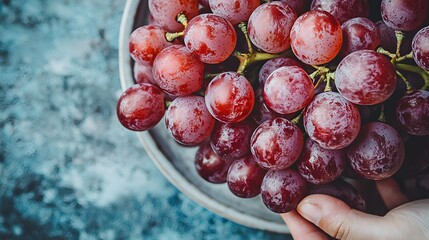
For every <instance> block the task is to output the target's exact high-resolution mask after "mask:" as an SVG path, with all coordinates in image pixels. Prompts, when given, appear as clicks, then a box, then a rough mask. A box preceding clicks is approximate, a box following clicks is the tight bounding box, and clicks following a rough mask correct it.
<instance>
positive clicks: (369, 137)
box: [347, 122, 405, 180]
mask: <svg viewBox="0 0 429 240" xmlns="http://www.w3.org/2000/svg"><path fill="white" fill-rule="evenodd" d="M347 156H348V158H349V160H350V164H351V166H352V168H353V169H354V170H355V171H356V172H357V173H358V174H359V175H361V176H362V177H364V178H367V179H372V180H382V179H386V178H388V177H391V176H392V175H393V174H395V173H396V172H397V171H398V170H399V168H400V167H401V165H402V163H403V161H404V157H405V146H404V142H403V141H402V138H401V136H400V135H399V133H398V132H397V131H396V130H395V129H394V128H393V127H391V126H389V125H387V124H386V123H382V122H371V123H367V124H365V125H364V126H362V129H361V131H360V132H359V135H358V137H357V138H356V141H355V142H354V143H353V144H352V145H350V147H349V148H348V152H347Z"/></svg>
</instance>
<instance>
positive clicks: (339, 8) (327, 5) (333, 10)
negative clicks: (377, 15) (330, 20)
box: [311, 0, 369, 24]
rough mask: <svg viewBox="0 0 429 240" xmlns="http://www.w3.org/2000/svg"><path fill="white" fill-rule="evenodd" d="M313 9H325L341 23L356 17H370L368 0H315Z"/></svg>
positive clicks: (312, 5)
mask: <svg viewBox="0 0 429 240" xmlns="http://www.w3.org/2000/svg"><path fill="white" fill-rule="evenodd" d="M311 10H324V11H327V12H329V13H330V14H332V15H333V16H334V17H335V18H336V19H337V20H338V21H339V22H340V23H341V24H342V23H344V22H346V21H347V20H349V19H352V18H355V17H368V16H369V8H368V1H367V0H313V1H312V3H311Z"/></svg>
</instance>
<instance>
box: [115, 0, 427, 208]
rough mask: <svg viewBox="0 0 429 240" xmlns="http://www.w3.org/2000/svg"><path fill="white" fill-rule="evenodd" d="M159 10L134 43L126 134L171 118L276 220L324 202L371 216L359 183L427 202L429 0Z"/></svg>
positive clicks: (232, 1)
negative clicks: (402, 185)
mask: <svg viewBox="0 0 429 240" xmlns="http://www.w3.org/2000/svg"><path fill="white" fill-rule="evenodd" d="M148 4H149V10H150V13H151V18H150V19H151V20H150V24H149V25H146V26H142V27H139V28H137V29H135V30H134V31H133V33H132V34H131V36H130V38H129V51H130V55H131V57H132V59H133V60H134V61H135V65H134V66H135V67H134V76H135V80H136V85H134V86H132V87H131V88H129V89H128V90H126V91H125V92H124V93H123V95H122V96H121V97H120V98H119V100H118V104H117V114H118V118H119V121H120V122H121V123H122V125H123V126H124V127H126V128H128V129H130V130H133V131H145V130H149V129H151V128H152V127H154V126H155V125H157V124H158V122H160V121H161V119H163V118H164V120H165V125H166V128H167V129H168V131H169V132H170V133H171V136H172V137H173V138H174V139H175V140H176V141H177V142H178V143H180V144H182V145H186V146H198V150H197V153H196V157H195V167H196V171H197V172H198V173H199V175H200V176H201V177H202V178H203V179H205V180H206V181H208V182H211V183H214V184H219V183H227V186H228V188H229V189H230V190H231V192H232V193H233V194H235V195H236V196H238V197H241V198H253V197H256V196H258V195H261V198H262V201H263V203H264V204H265V205H266V206H267V208H268V209H270V210H271V211H273V212H276V213H285V212H288V211H291V210H293V209H295V208H296V206H297V204H298V203H299V202H300V201H301V200H302V199H303V198H304V197H305V196H307V195H308V194H313V193H324V194H330V195H333V196H335V197H338V198H340V199H342V200H344V201H345V202H346V203H348V204H350V205H351V206H352V207H354V208H357V209H360V210H365V200H364V197H363V194H361V193H359V192H358V191H357V190H356V189H354V187H353V186H352V185H350V184H349V183H348V182H350V179H354V180H353V181H354V182H359V181H365V182H367V181H373V180H374V181H376V180H382V179H386V178H389V177H395V178H397V179H398V180H403V182H409V179H413V181H414V183H415V184H412V185H414V189H417V191H414V193H419V192H420V193H425V194H420V195H418V194H414V196H413V197H414V198H419V197H427V196H428V190H429V187H428V186H429V185H428V181H429V168H428V167H429V92H428V91H427V89H428V88H429V73H428V70H429V26H428V23H429V17H428V7H429V6H428V5H429V2H428V1H427V0H412V1H411V0H379V1H368V0H313V1H310V0H281V1H260V0H200V1H198V0H180V1H179V0H169V1H167V0H149V2H148ZM408 185H409V184H408ZM422 189H423V190H422ZM368 211H370V210H368Z"/></svg>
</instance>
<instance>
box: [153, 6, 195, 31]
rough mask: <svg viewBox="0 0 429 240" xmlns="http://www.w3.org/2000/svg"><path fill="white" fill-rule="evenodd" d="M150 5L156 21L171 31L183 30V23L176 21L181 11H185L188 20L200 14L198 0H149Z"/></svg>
mask: <svg viewBox="0 0 429 240" xmlns="http://www.w3.org/2000/svg"><path fill="white" fill-rule="evenodd" d="M148 5H149V11H150V13H151V14H152V16H153V18H154V20H155V22H156V23H157V24H158V25H159V26H161V27H162V28H164V29H165V30H166V31H169V32H178V31H182V30H183V28H184V27H183V25H182V24H180V23H178V22H177V21H176V17H177V15H178V14H179V13H184V14H185V15H186V17H187V19H188V20H191V19H192V18H193V17H195V16H197V15H198V0H169V1H165V0H149V3H148Z"/></svg>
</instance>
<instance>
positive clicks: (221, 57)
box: [184, 14, 237, 64]
mask: <svg viewBox="0 0 429 240" xmlns="http://www.w3.org/2000/svg"><path fill="white" fill-rule="evenodd" d="M184 35H185V38H184V42H185V46H186V47H187V48H188V50H189V51H190V52H192V53H193V54H195V55H196V56H197V57H198V59H200V61H202V62H204V63H209V64H216V63H220V62H223V61H225V60H226V59H227V58H228V57H229V56H230V55H231V54H232V52H233V51H234V49H235V44H236V43H237V35H236V33H235V29H234V27H233V26H232V24H231V23H230V22H228V20H226V19H224V18H222V17H219V16H217V15H215V14H201V15H198V16H196V17H194V18H193V19H192V20H191V21H190V22H189V24H188V26H187V27H186V29H185V32H184Z"/></svg>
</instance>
